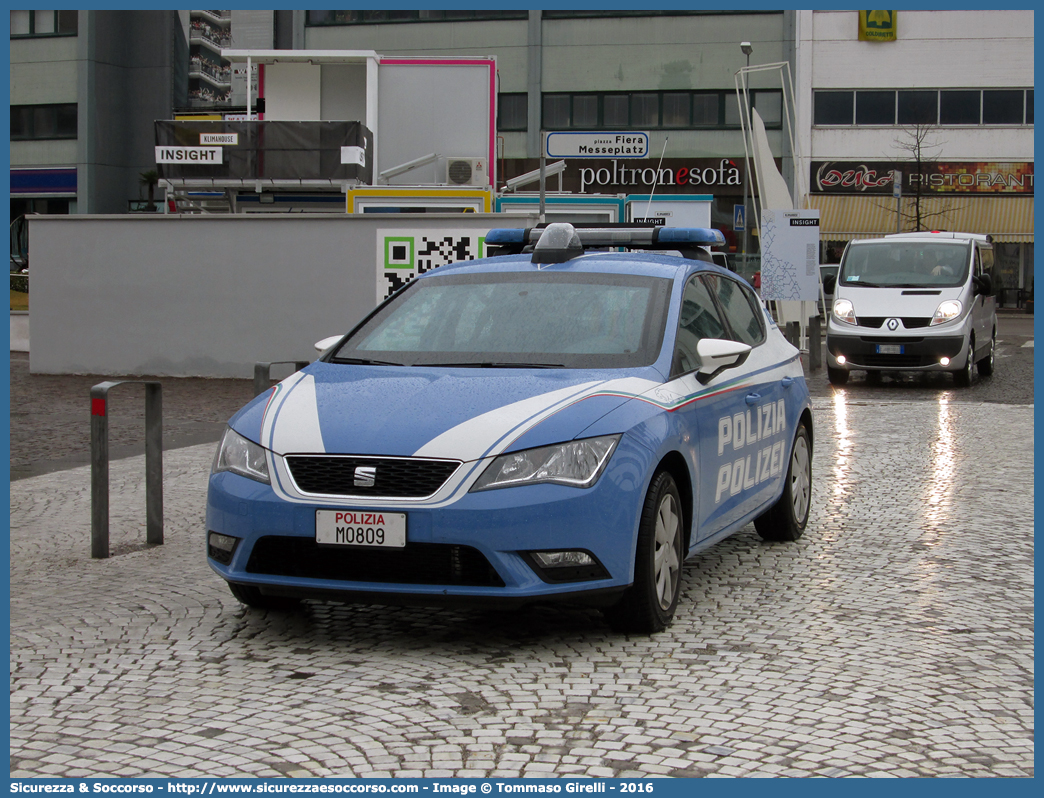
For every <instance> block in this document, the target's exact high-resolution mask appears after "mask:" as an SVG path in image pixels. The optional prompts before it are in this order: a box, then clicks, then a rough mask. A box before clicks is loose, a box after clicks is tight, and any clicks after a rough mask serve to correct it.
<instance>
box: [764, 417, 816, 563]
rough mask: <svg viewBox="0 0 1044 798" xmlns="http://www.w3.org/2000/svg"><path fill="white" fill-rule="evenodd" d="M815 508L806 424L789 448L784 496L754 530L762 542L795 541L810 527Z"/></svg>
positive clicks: (799, 430) (810, 444)
mask: <svg viewBox="0 0 1044 798" xmlns="http://www.w3.org/2000/svg"><path fill="white" fill-rule="evenodd" d="M811 507H812V442H811V441H810V440H809V437H808V429H806V427H805V425H804V424H801V425H800V426H798V430H797V433H796V434H795V435H794V445H793V446H791V447H790V464H789V466H788V467H787V476H786V481H785V482H784V483H783V494H782V495H781V496H780V497H779V499H778V500H777V501H776V503H775V504H774V505H772V506H771V507H770V508H769V509H768V510H766V511H765V512H764V513H763V514H762V515H759V516H758V517H757V518H755V519H754V528H755V529H756V530H757V531H758V534H759V535H761V537H762V539H763V540H770V541H773V542H785V541H794V540H797V539H798V538H800V537H801V535H802V533H804V531H805V526H806V525H807V524H808V515H809V510H810V509H811Z"/></svg>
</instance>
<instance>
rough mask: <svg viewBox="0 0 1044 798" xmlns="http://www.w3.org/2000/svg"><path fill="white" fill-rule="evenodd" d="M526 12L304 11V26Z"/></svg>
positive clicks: (474, 17) (512, 16) (492, 17)
mask: <svg viewBox="0 0 1044 798" xmlns="http://www.w3.org/2000/svg"><path fill="white" fill-rule="evenodd" d="M528 18H529V12H527V11H524V10H523V11H480V10H466V11H434V10H432V11H428V10H424V11H399V10H394V9H393V10H387V11H306V12H305V25H307V26H308V27H311V28H315V27H324V26H328V25H378V24H382V23H388V22H392V23H396V22H458V21H469V20H498V19H528Z"/></svg>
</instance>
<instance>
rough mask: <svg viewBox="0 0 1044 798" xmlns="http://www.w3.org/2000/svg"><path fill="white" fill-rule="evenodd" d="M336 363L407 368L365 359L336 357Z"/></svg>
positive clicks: (383, 361)
mask: <svg viewBox="0 0 1044 798" xmlns="http://www.w3.org/2000/svg"><path fill="white" fill-rule="evenodd" d="M333 362H334V363H351V364H352V365H355V366H405V365H406V364H405V363H392V362H391V361H390V360H367V359H366V358H364V357H335V358H333Z"/></svg>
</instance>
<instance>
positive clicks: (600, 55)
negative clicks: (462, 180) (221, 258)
mask: <svg viewBox="0 0 1044 798" xmlns="http://www.w3.org/2000/svg"><path fill="white" fill-rule="evenodd" d="M741 42H746V43H749V48H744V49H741V47H740V44H741ZM748 49H749V53H748V52H747V50H748ZM230 50H231V51H239V52H244V51H248V50H270V51H273V52H276V51H294V52H295V55H299V56H303V54H305V53H309V52H315V53H316V54H317V55H319V54H320V53H323V54H327V56H328V55H329V54H332V53H338V52H346V53H350V52H354V53H372V54H379V56H380V57H381V58H382V59H396V58H398V59H402V60H403V62H404V63H405V62H406V61H408V60H410V59H413V60H419V59H425V58H434V57H440V58H445V57H459V58H472V59H476V58H478V59H487V60H489V61H490V62H491V63H495V83H496V87H495V93H494V99H495V103H494V105H495V107H496V117H495V120H494V122H493V124H494V128H495V136H494V137H495V145H494V147H493V151H492V153H491V155H490V157H491V159H492V160H493V162H494V163H493V164H491V165H490V164H487V165H486V167H485V168H486V169H488V170H489V171H488V173H489V174H495V176H496V181H495V185H494V186H493V188H494V190H495V191H497V192H498V193H499V194H500V195H501V197H502V198H504V199H508V200H512V201H514V200H516V199H519V198H520V199H519V201H521V200H525V199H527V197H529V198H531V197H532V195H533V192H534V190H535V189H536V187H537V186H536V184H535V183H534V182H532V181H530V182H529V183H526V184H522V185H517V186H515V185H511V186H510V187H509V181H512V179H513V178H517V177H519V176H521V175H524V174H527V173H530V172H533V171H534V170H536V169H537V167H538V165H539V155H540V153H541V151H542V147H543V139H542V133H543V132H545V131H565V132H574V131H575V132H596V133H604V134H606V135H610V136H612V135H617V134H622V133H626V132H629V131H642V132H645V133H647V134H648V137H649V140H648V156H647V157H646V158H645V159H644V160H642V161H640V162H635V161H630V162H628V161H626V160H624V159H616V158H612V157H606V158H592V159H584V160H579V159H577V160H571V159H566V161H565V164H564V166H563V167H562V168H561V169H560V170H559V172H558V173H557V174H556V175H555V177H553V178H551V179H550V180H549V181H548V188H549V190H551V189H553V193H557V192H559V190H560V191H561V198H562V199H563V200H564V199H566V198H568V199H569V201H570V202H571V203H576V202H578V201H581V202H582V201H583V199H584V198H590V203H589V204H591V205H592V206H593V205H595V204H597V203H602V204H603V205H604V206H605V207H615V206H619V207H620V208H621V209H623V208H624V207H625V206H624V203H623V202H622V199H621V198H623V197H626V196H629V197H635V196H641V197H647V196H651V195H656V196H660V197H662V196H667V195H676V196H687V197H693V198H697V197H698V198H700V201H701V202H703V201H706V202H709V203H710V223H711V224H712V225H713V226H715V227H718V228H720V229H722V230H724V231H725V233H726V236H727V238H728V240H729V243H730V246H731V247H732V249H733V251H738V250H739V249H740V248H741V247H742V246H744V244H743V238H742V236H738V235H737V234H736V233H735V231H734V221H735V219H736V209H737V206H738V205H742V204H743V203H744V197H745V196H747V195H748V194H749V193H753V191H754V190H755V189H754V186H755V185H756V181H755V180H753V175H751V174H749V173H748V171H749V170H748V162H747V160H746V159H745V157H744V156H745V154H746V151H747V148H746V147H745V145H744V138H743V134H742V131H741V126H740V113H741V108H740V104H739V102H738V100H737V94H736V81H737V78H736V75H737V71H738V70H740V69H741V68H743V67H746V66H750V67H752V68H756V67H765V66H769V67H778V69H775V68H766V69H765V71H757V72H751V73H749V86H750V98H751V103H752V105H753V107H754V108H755V109H756V110H757V111H758V113H759V115H760V116H761V117H762V118H763V119H764V121H765V127H766V129H767V136H768V142H769V146H770V148H771V151H772V154H773V155H774V156H775V158H776V161H777V164H778V165H779V166H780V168H781V171H782V174H783V176H784V178H785V179H786V181H787V183H788V184H789V186H790V188H791V194H792V196H793V198H794V203H795V204H796V205H797V206H798V207H805V206H811V207H815V208H818V209H819V210H820V211H821V214H822V230H823V239H824V241H825V242H826V243H824V246H823V257H824V259H830V258H834V257H836V256H837V254H838V253H839V252H840V251H841V249H842V248H843V246H844V243H845V242H846V241H848V240H851V239H853V238H858V237H866V236H879V235H884V234H886V233H889V232H894V231H895V230H896V229H900V230H907V229H913V228H915V227H918V226H920V227H928V228H945V229H963V230H969V231H971V232H982V233H989V234H991V235H993V236H994V240H995V242H996V244H997V252H998V256H999V257H998V261H999V263H1000V264H1001V272H1000V273H1001V280H1002V285H1003V288H1004V289H1005V291H1006V294H1005V296H1004V297H1003V300H1004V301H1005V302H1006V303H1008V304H1011V303H1019V302H1022V301H1024V300H1025V299H1026V298H1028V297H1030V296H1031V295H1032V289H1033V269H1032V265H1033V121H1034V120H1033V12H1032V11H1025V10H1024V11H991V12H988V13H986V12H981V11H898V12H858V11H743V12H724V11H607V12H599V11H558V10H550V9H548V10H532V11H525V10H507V11H499V10H498V11H481V10H462V11H436V10H426V11H405V10H403V11H399V10H391V11H336V10H321V11H309V10H299V11H248V10H234V11H180V12H174V11H134V12H107V11H79V12H69V11H12V12H11V119H12V135H11V138H12V141H11V168H12V173H11V178H12V195H11V196H12V219H13V218H14V217H15V216H16V215H18V214H21V213H26V212H45V213H46V212H58V213H65V212H71V213H121V212H127V211H128V210H137V209H140V208H141V207H142V204H143V199H144V194H143V185H142V180H141V174H142V172H144V171H147V170H150V169H153V168H155V165H156V164H155V155H154V145H155V144H156V139H155V136H156V133H155V125H154V123H155V121H156V120H169V119H175V118H179V119H189V118H191V117H193V116H195V117H196V118H201V117H202V118H206V119H211V120H217V121H225V120H230V119H237V117H238V119H237V121H243V120H244V119H245V116H244V114H243V112H245V111H246V110H247V107H248V106H249V107H250V109H251V112H252V114H254V116H253V117H252V118H259V119H262V120H264V119H266V109H265V106H264V99H265V96H264V95H265V88H264V87H263V86H259V85H257V81H258V76H257V69H258V66H257V63H256V62H255V64H254V65H253V67H251V68H250V69H252V70H253V74H251V75H250V81H249V82H248V75H247V73H246V70H245V69H242V68H239V69H237V62H235V61H234V60H230V59H229V58H228V57H227V56H228V54H229V51H230ZM324 57H326V56H324ZM375 57H376V56H375ZM270 60H273V61H274V60H277V59H275V57H274V56H273V57H272V58H271V59H270ZM382 63H384V61H382ZM239 66H240V67H241V66H242V65H241V64H240V65H239ZM295 68H296V69H298V70H299V71H305V70H307V69H312V70H313V71H314V70H317V69H319V67H318V66H317V65H311V66H309V65H306V64H303V63H302V64H301V65H300V66H298V67H295ZM352 69H357V67H356V66H353V65H352V64H344V65H341V66H337V67H332V66H329V65H328V66H324V67H323V74H324V75H326V74H327V73H329V76H330V77H329V80H327V78H326V77H323V78H322V79H321V80H320V81H319V82H318V83H316V86H317V87H318V88H316V89H315V92H317V93H316V98H317V99H316V101H315V103H313V105H315V106H316V108H319V109H320V112H317V113H318V114H319V115H314V114H313V115H312V116H306V117H303V119H312V118H313V117H314V119H315V120H317V121H319V120H321V121H336V118H339V117H337V113H336V107H337V102H334V100H336V99H337V97H340V96H341V95H342V94H343V95H344V96H349V95H350V94H351V93H350V92H349V93H348V94H345V92H344V91H343V84H342V85H341V86H340V87H339V86H338V85H335V84H337V82H338V81H339V80H347V81H349V82H350V81H352V80H355V78H354V77H352V75H353V74H354V73H351V70H352ZM337 70H340V73H338V72H337ZM282 71H283V73H285V74H289V69H288V68H287V69H283V70H282ZM342 73H343V74H342ZM350 73H351V74H350ZM338 74H340V75H341V77H337V75H338ZM368 74H369V73H368ZM385 74H387V75H388V76H389V79H390V78H391V77H392V76H393V75H394V74H395V73H394V72H393V71H392V70H390V69H389V70H386V71H385ZM785 76H792V77H793V81H794V84H795V91H796V93H795V97H794V100H795V102H794V103H793V108H790V107H789V104H788V101H787V100H786V98H785V94H784V90H783V89H784V86H783V83H782V81H781V78H782V77H785ZM269 77H270V79H271V80H272V81H275V82H273V83H271V84H270V85H269V86H268V87H267V88H268V91H269V93H270V94H273V92H274V91H275V90H276V89H278V85H279V84H278V79H280V75H279V72H278V70H275V69H272V70H270V74H269ZM371 77H372V76H371ZM370 79H371V78H369V77H368V78H366V80H367V81H369V80H370ZM313 82H314V81H313ZM378 83H379V81H378ZM248 86H250V89H249V91H250V92H251V95H250V97H251V98H252V99H251V100H250V101H249V102H248V96H247V92H248V88H247V87H248ZM400 88H402V87H400ZM388 89H389V87H387V86H385V87H382V86H381V85H377V86H376V89H375V90H376V92H377V93H378V94H383V93H385V92H386V91H387V90H388ZM464 90H467V89H464ZM338 91H340V94H338ZM285 94H286V92H284V95H285ZM273 96H274V95H273ZM308 96H311V95H308ZM352 96H354V95H352ZM389 96H391V95H390V94H389ZM438 97H443V98H445V97H446V95H445V94H439V93H430V92H429V93H425V94H424V95H423V96H419V97H414V99H412V100H410V102H411V103H416V107H417V109H418V112H417V114H416V116H417V118H418V119H427V118H431V116H432V114H433V109H422V108H421V107H420V106H421V105H423V104H424V102H425V98H428V99H429V100H430V101H431V102H435V101H436V99H435V98H438ZM331 98H333V99H331ZM305 99H306V98H305V96H304V95H302V96H301V98H300V101H301V102H304V100H305ZM438 101H439V102H442V100H438ZM338 102H340V101H339V100H338ZM367 102H369V100H368V101H367ZM341 105H343V106H344V108H345V110H344V113H347V114H348V115H349V116H352V113H354V116H352V119H355V120H363V119H366V118H368V117H366V116H364V115H362V114H361V112H355V111H353V110H352V109H351V108H349V107H348V105H346V104H345V102H341ZM282 106H286V103H285V101H284V102H283V103H282ZM322 109H333V110H331V111H330V112H329V113H327V111H326V110H322ZM283 110H285V107H284V108H283ZM396 110H397V111H398V112H400V113H401V114H405V115H407V116H408V115H409V114H410V108H406V109H401V108H398V109H396ZM385 111H387V108H385ZM350 112H351V113H350ZM790 112H793V115H794V117H795V122H794V126H793V127H794V131H793V132H795V133H796V142H795V146H794V147H793V148H792V147H791V143H790V138H791V137H790V133H791V131H788V124H787V121H788V118H789V114H790ZM367 113H369V111H367ZM382 113H383V112H382ZM330 114H333V116H330ZM229 115H231V117H230V116H229ZM267 117H269V118H271V119H273V120H276V119H277V120H279V121H292V120H289V117H287V116H286V115H285V114H284V113H283V111H280V110H279V109H278V108H276V109H268V114H267ZM343 118H344V119H346V120H347V119H348V117H343ZM348 121H351V120H348ZM382 127H383V129H384V130H385V133H386V134H387V133H389V132H390V131H392V130H394V125H393V124H391V123H389V124H382ZM415 127H417V128H421V127H423V125H417V126H415ZM401 132H402V133H403V136H404V139H405V134H406V133H407V132H410V133H411V135H421V134H422V133H423V131H422V130H419V129H418V130H414V131H406V130H403V131H401ZM451 132H452V131H450V133H451ZM465 132H467V131H465ZM442 133H443V134H444V135H449V133H447V132H446V131H442ZM464 138H465V137H464V136H463V133H462V136H461V140H463V139H464ZM429 149H430V148H429ZM404 151H405V150H404ZM392 152H393V151H392V150H390V149H387V148H386V157H388V158H390V155H391V153H392ZM424 152H426V150H424V151H421V152H420V153H419V154H423V153H424ZM463 154H467V153H463V152H460V153H458V152H446V153H441V155H442V156H446V155H463ZM483 154H484V153H483ZM380 158H381V155H380V153H378V154H377V160H378V161H380ZM392 160H394V161H395V163H398V162H400V161H405V160H407V156H405V155H404V156H403V157H401V158H396V159H392ZM443 160H445V158H443ZM391 165H392V162H391V160H389V161H388V162H387V163H384V164H381V163H378V164H376V166H378V169H377V170H376V173H380V172H381V171H384V170H386V169H387V167H388V166H391ZM654 167H655V168H654ZM431 168H432V170H433V174H441V172H439V169H441V166H440V167H439V168H438V169H437V168H436V166H432V167H431ZM442 171H443V172H445V171H446V170H445V169H443V170H442ZM895 172H899V173H900V174H901V177H900V178H899V182H900V186H901V189H900V190H901V197H899V198H898V199H896V198H895V197H894V196H893V192H894V177H893V175H894V173H895ZM424 175H425V172H423V171H417V170H414V171H412V172H410V173H409V175H408V176H404V177H400V178H393V179H391V180H390V181H385V182H392V183H395V182H402V181H404V180H405V181H408V180H420V182H422V183H423V182H424V180H425V179H426V178H425V177H424ZM432 179H433V180H437V178H432ZM374 180H375V181H376V174H375V176H374ZM516 182H517V181H516ZM259 199H260V197H259ZM261 201H262V202H263V199H262V200H261ZM499 202H500V200H498V203H499ZM511 204H512V202H507V203H505V204H504V205H505V207H507V206H509V205H511ZM337 207H338V204H337V203H336V202H335V203H330V208H331V209H336V208H337ZM752 209H753V206H752V205H748V206H747V218H748V219H750V217H751V215H752V214H751V211H752ZM614 214H615V216H613V218H623V216H624V215H628V214H631V212H630V211H629V210H621V211H619V212H616V211H614ZM631 215H633V214H631ZM599 218H601V217H599ZM751 221H755V220H751ZM748 226H750V225H748ZM748 245H749V247H750V249H751V251H756V248H757V247H756V242H755V241H751V240H749V239H748ZM1009 289H1010V290H1011V291H1012V293H1011V294H1010V295H1009V294H1007V291H1008V290H1009Z"/></svg>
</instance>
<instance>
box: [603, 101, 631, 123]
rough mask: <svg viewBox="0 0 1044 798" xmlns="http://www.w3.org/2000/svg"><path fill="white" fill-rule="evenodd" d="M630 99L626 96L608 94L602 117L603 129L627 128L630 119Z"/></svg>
mask: <svg viewBox="0 0 1044 798" xmlns="http://www.w3.org/2000/svg"><path fill="white" fill-rule="evenodd" d="M630 105H631V101H630V98H629V97H628V96H627V95H626V94H607V95H606V96H605V100H604V105H603V115H602V125H601V126H602V127H627V125H628V124H629V122H628V120H629V119H630Z"/></svg>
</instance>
